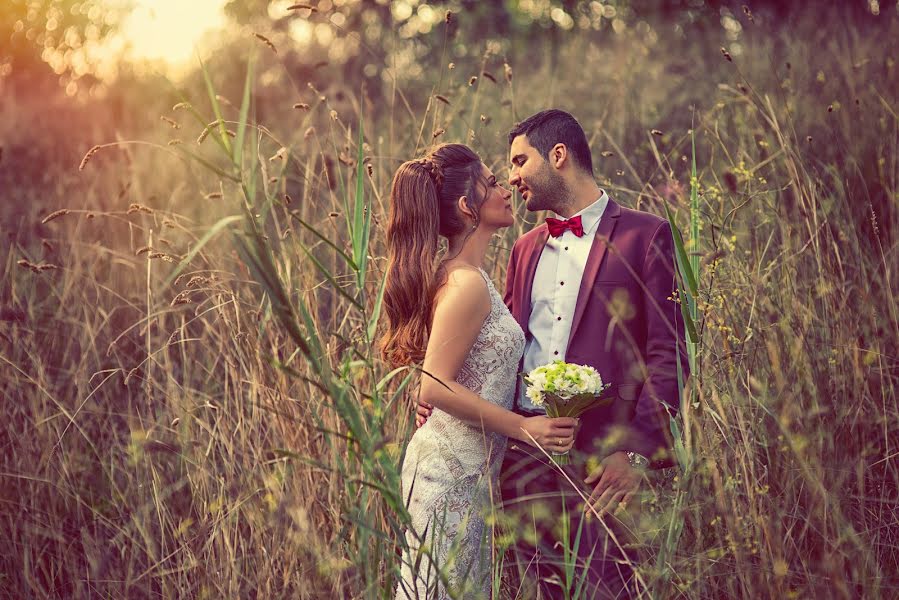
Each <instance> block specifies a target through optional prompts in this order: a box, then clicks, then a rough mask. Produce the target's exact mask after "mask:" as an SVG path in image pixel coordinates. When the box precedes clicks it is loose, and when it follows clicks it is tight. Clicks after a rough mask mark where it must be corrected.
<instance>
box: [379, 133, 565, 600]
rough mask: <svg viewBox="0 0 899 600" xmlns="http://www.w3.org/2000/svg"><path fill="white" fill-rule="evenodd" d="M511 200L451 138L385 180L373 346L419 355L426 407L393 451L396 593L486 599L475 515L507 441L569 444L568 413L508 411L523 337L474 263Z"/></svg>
mask: <svg viewBox="0 0 899 600" xmlns="http://www.w3.org/2000/svg"><path fill="white" fill-rule="evenodd" d="M511 197H512V193H511V192H510V191H509V190H508V189H506V188H505V187H503V186H501V185H499V184H498V183H497V181H496V177H495V176H494V175H493V173H491V171H490V169H488V168H487V166H486V165H484V164H483V163H482V162H481V160H480V158H478V156H477V154H475V153H474V152H473V151H472V150H471V149H470V148H468V147H467V146H464V145H462V144H443V145H441V146H438V147H436V148H435V149H434V150H432V151H431V152H430V153H429V154H428V155H427V156H426V157H425V158H423V159H420V160H413V161H409V162H406V163H403V165H401V166H400V168H399V169H398V170H397V172H396V175H395V176H394V179H393V185H392V188H391V192H390V220H389V223H388V226H387V247H388V266H387V281H386V289H385V293H384V309H385V311H386V314H387V317H388V326H387V331H386V333H385V334H384V337H383V338H382V340H381V351H382V354H383V356H384V358H385V359H386V360H387V361H388V362H390V363H391V364H392V365H395V366H399V365H412V364H416V363H419V362H421V363H422V369H423V371H424V373H423V374H422V378H421V386H420V395H421V397H422V399H424V400H425V401H426V402H427V403H429V404H431V405H433V406H434V408H435V410H434V412H433V414H432V416H431V417H430V418H429V419H428V421H427V423H425V425H423V426H422V427H421V428H420V429H418V431H416V432H415V434H414V435H413V436H412V440H411V441H410V442H409V445H408V447H407V449H406V455H405V458H404V460H403V467H402V485H403V497H404V498H405V499H406V502H407V506H408V510H409V513H410V515H411V517H412V527H411V529H410V530H409V531H408V532H407V534H406V540H407V542H408V545H409V548H410V552H407V553H404V555H403V556H402V563H401V574H402V577H401V580H400V583H399V587H398V589H397V592H396V597H397V598H398V599H400V598H403V599H405V598H427V599H429V600H430V599H432V598H448V597H450V596H452V597H455V598H460V597H463V598H487V597H489V595H490V587H491V586H490V584H491V577H490V576H491V565H492V561H491V550H492V536H491V531H490V528H489V527H488V526H487V524H486V523H485V517H486V516H487V515H489V514H490V512H491V511H492V510H493V498H494V496H493V491H494V490H496V489H497V486H496V479H497V472H498V469H499V466H500V465H501V464H502V458H503V453H504V451H505V448H506V441H507V439H508V438H512V439H514V440H518V441H521V442H524V443H528V444H539V445H540V446H541V447H543V448H544V449H546V450H547V451H554V452H565V451H567V450H568V449H570V448H571V446H572V444H573V441H574V432H575V427H576V425H577V421H576V420H575V419H570V418H558V419H551V418H549V417H545V416H538V417H523V416H521V415H519V414H517V413H515V412H512V410H510V409H511V407H512V399H513V394H514V393H515V383H516V378H517V371H518V366H519V361H520V359H521V355H522V352H523V350H524V334H523V332H522V331H521V328H520V327H519V326H518V323H517V322H516V321H515V319H514V318H513V317H512V315H511V314H510V313H509V311H508V309H507V308H506V306H505V305H504V304H503V300H502V297H501V296H500V295H499V293H498V292H497V291H496V289H495V288H494V286H493V283H492V282H491V280H490V278H489V277H488V276H487V273H486V272H484V270H483V268H482V264H483V261H484V258H485V256H486V253H487V248H488V245H489V243H490V238H491V237H492V236H493V234H494V233H495V232H496V231H498V230H499V229H501V228H504V227H508V226H509V225H511V224H512V223H513V220H514V218H513V214H512V207H511ZM439 236H442V237H444V238H446V240H447V252H446V255H445V256H444V257H443V259H442V260H438V257H437V254H438V244H439Z"/></svg>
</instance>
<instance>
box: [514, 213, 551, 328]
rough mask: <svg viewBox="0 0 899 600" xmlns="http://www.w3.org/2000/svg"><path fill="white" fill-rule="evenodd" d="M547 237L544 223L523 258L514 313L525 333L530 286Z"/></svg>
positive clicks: (528, 317)
mask: <svg viewBox="0 0 899 600" xmlns="http://www.w3.org/2000/svg"><path fill="white" fill-rule="evenodd" d="M548 237H549V229H548V228H547V226H546V224H545V223H544V224H543V225H541V226H540V229H539V230H538V231H537V235H536V236H535V237H534V245H533V247H531V251H530V253H529V254H528V255H527V258H526V259H525V260H526V262H525V264H524V285H522V286H521V288H519V297H518V310H517V311H516V312H518V314H517V315H515V317H516V318H518V324H519V325H520V326H521V328H522V329H523V330H524V331H525V333H527V331H528V322H529V321H530V320H531V286H532V285H534V275H535V274H536V272H537V263H538V262H540V255H541V254H543V248H544V247H545V246H546V239H547V238H548Z"/></svg>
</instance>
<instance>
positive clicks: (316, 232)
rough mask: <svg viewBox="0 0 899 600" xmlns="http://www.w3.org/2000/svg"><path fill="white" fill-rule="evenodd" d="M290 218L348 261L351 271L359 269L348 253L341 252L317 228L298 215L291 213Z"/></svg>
mask: <svg viewBox="0 0 899 600" xmlns="http://www.w3.org/2000/svg"><path fill="white" fill-rule="evenodd" d="M290 217H291V218H292V219H293V220H294V221H296V222H297V223H299V224H300V225H302V226H303V227H304V228H306V229H307V230H308V231H309V232H310V233H312V235H314V236H315V237H317V238H318V239H320V240H321V241H322V242H324V243H325V244H327V245H328V246H329V247H330V248H331V249H333V250H334V251H335V252H337V253H338V254H339V255H340V257H341V258H342V259H343V260H344V261H346V264H347V265H349V266H350V268H351V269H353V270H354V271H355V270H356V269H357V267H356V262H355V261H354V260H353V259H352V258H351V257H350V255H349V254H347V253H346V252H344V251H343V250H341V248H340V247H339V246H338V245H337V244H335V243H334V242H332V241H331V240H329V239H328V238H326V237H325V236H324V235H322V234H321V232H320V231H319V230H318V229H316V228H315V227H313V226H312V225H310V224H309V223H307V222H306V221H304V220H303V219H301V218H300V217H298V216H297V215H295V214H293V213H290Z"/></svg>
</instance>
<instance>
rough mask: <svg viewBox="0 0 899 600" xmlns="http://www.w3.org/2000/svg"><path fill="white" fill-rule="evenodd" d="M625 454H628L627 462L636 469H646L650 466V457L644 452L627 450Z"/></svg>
mask: <svg viewBox="0 0 899 600" xmlns="http://www.w3.org/2000/svg"><path fill="white" fill-rule="evenodd" d="M625 454H626V455H627V462H629V463H630V464H631V466H632V467H634V468H635V469H645V468H646V467H648V466H649V459H648V458H646V457H645V456H643V455H642V454H638V453H636V452H631V451H630V450H628V451H627V452H625Z"/></svg>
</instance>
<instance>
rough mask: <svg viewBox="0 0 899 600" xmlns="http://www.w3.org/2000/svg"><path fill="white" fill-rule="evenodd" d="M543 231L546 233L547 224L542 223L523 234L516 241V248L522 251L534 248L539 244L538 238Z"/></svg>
mask: <svg viewBox="0 0 899 600" xmlns="http://www.w3.org/2000/svg"><path fill="white" fill-rule="evenodd" d="M541 231H546V223H541V224H539V225H537V226H536V227H534V228H533V229H531V230H530V231H527V232H525V233H523V234H521V236H519V238H518V239H517V240H515V244H514V245H515V247H516V248H518V249H521V248H522V247H531V246H533V245H534V244H535V243H536V242H537V238H538V237H539V236H540V232H541Z"/></svg>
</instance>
